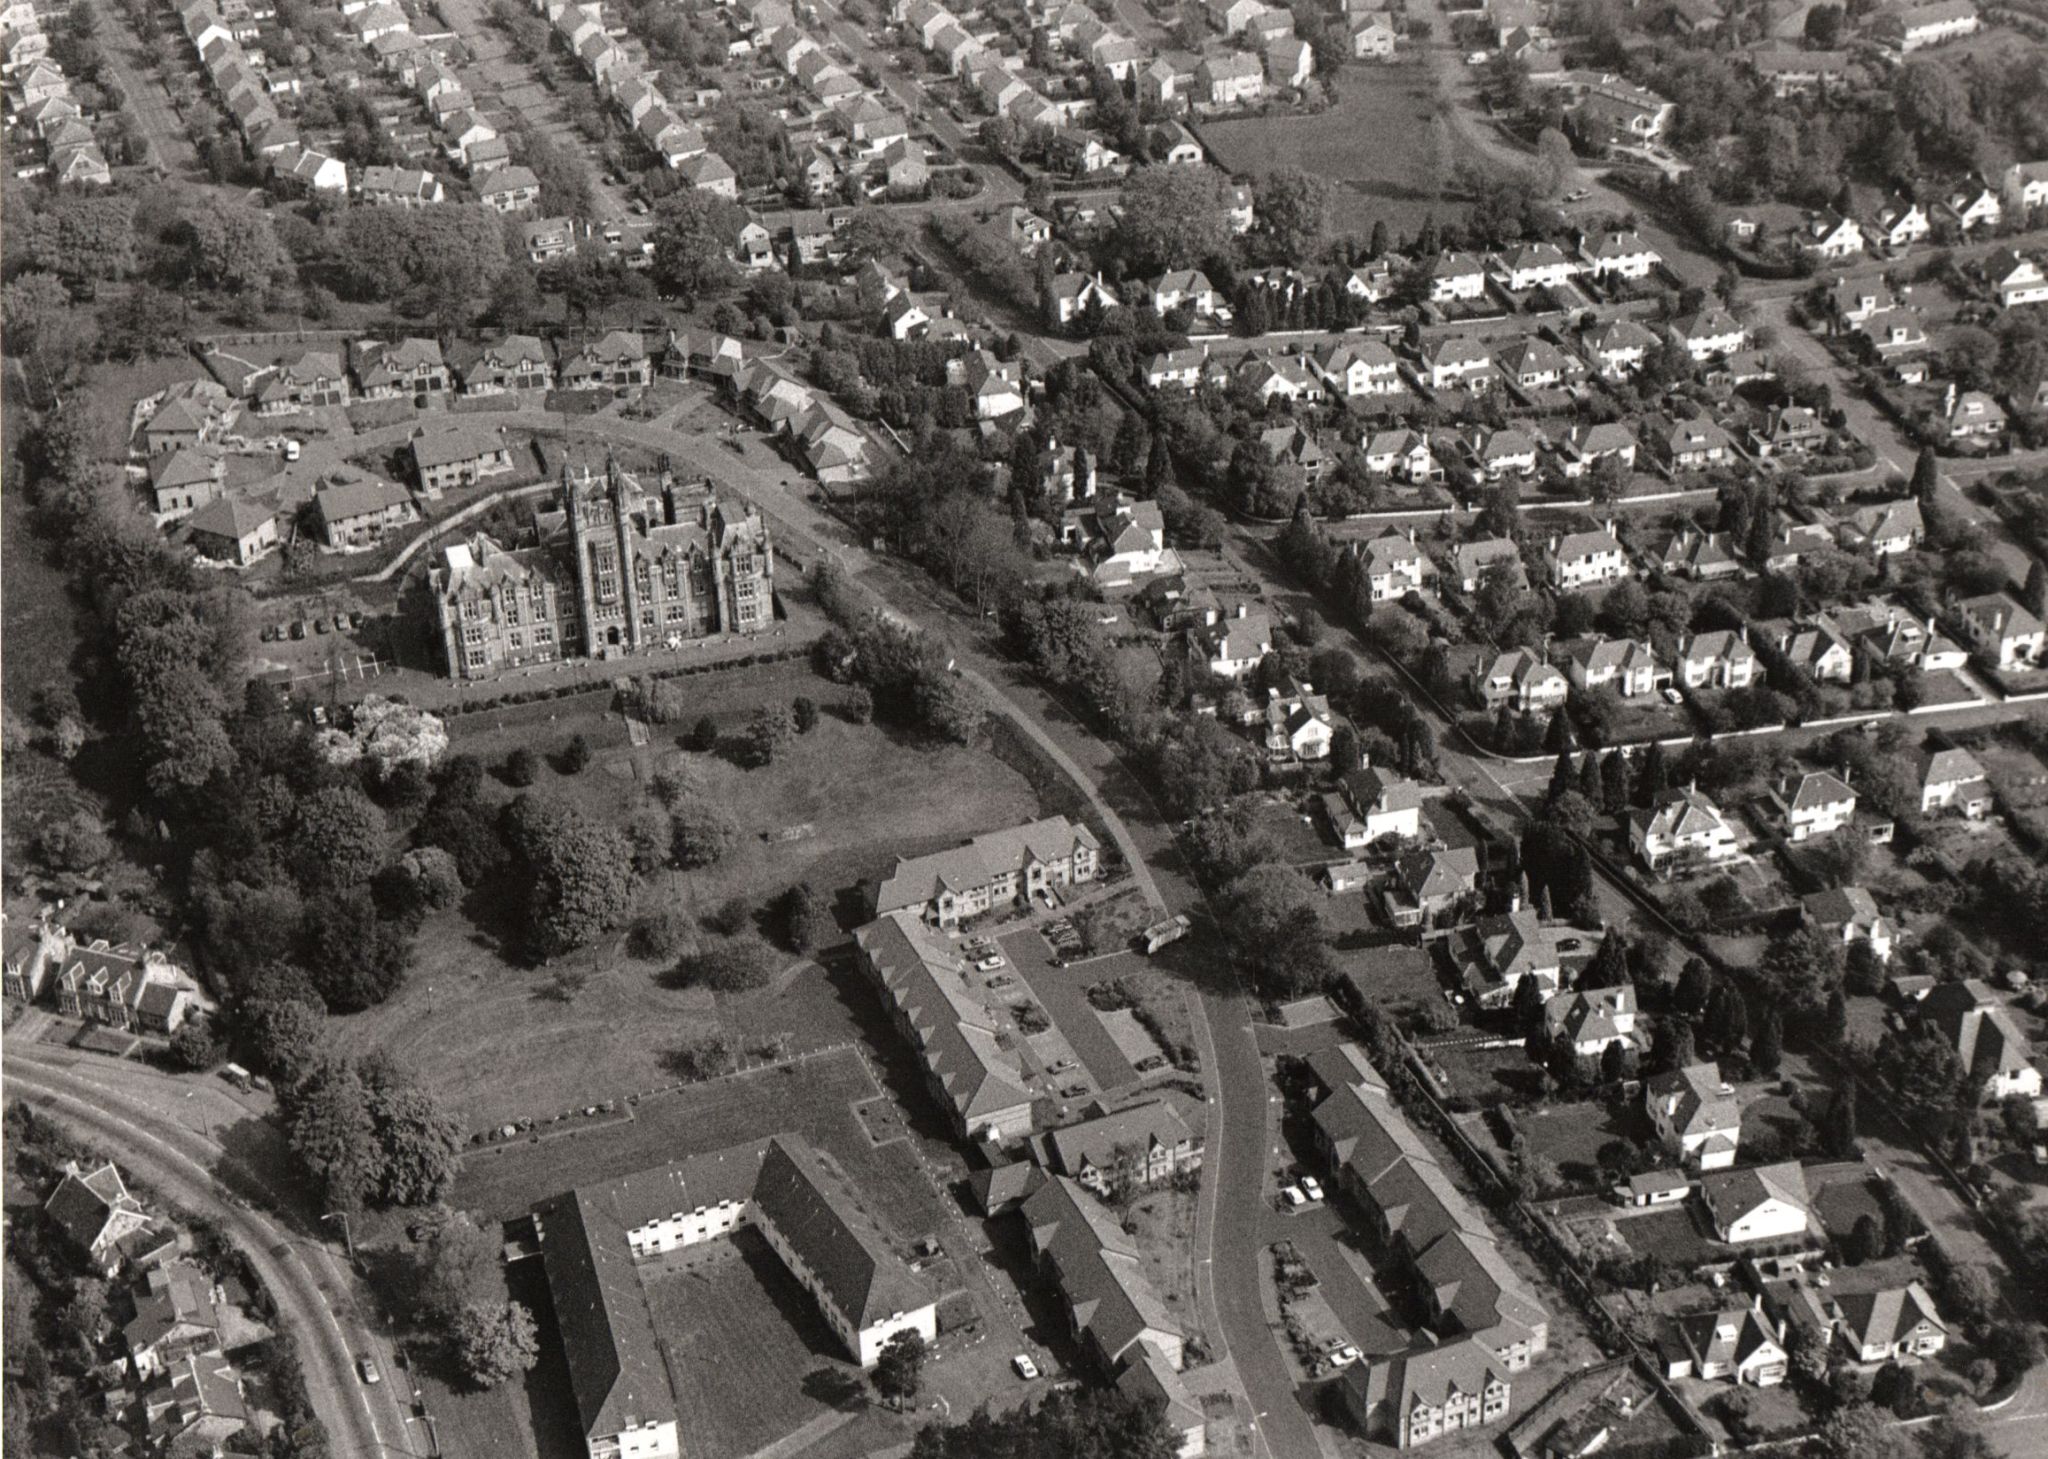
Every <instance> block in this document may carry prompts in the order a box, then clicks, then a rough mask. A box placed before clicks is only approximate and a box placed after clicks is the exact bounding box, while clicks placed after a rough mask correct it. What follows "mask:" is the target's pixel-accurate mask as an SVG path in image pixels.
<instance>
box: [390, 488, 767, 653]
mask: <svg viewBox="0 0 2048 1459" xmlns="http://www.w3.org/2000/svg"><path fill="white" fill-rule="evenodd" d="M708 488H709V483H708V482H706V483H704V484H703V488H702V489H703V490H705V492H706V494H705V495H703V496H702V497H701V498H698V497H696V496H695V494H694V493H687V492H685V491H684V490H683V489H682V488H679V487H678V485H677V484H676V482H675V480H674V479H673V477H672V476H671V475H670V474H669V472H668V470H667V467H666V463H664V465H663V468H662V470H661V472H660V474H659V476H658V478H657V480H656V482H655V484H654V485H653V487H652V488H649V487H648V486H646V485H645V484H643V483H642V482H641V481H640V480H639V479H638V478H637V477H635V476H632V475H631V474H629V473H627V472H624V471H621V470H620V469H619V467H618V463H617V462H616V461H613V460H610V459H607V460H606V462H605V466H604V471H603V473H602V475H600V474H598V473H596V472H593V471H591V470H589V469H588V468H585V469H583V470H582V471H580V472H579V471H575V470H572V469H571V468H569V467H567V466H564V467H563V469H562V495H561V501H560V503H559V505H557V506H555V507H553V508H551V509H544V510H542V511H539V512H536V513H535V515H534V525H535V535H536V538H537V545H534V546H531V547H524V548H517V549H508V548H505V547H501V546H500V545H499V544H498V543H497V542H495V541H494V540H492V539H491V538H490V537H489V536H487V535H485V534H483V533H478V534H477V535H476V536H474V537H471V538H470V539H468V540H467V541H465V542H460V543H457V544H456V545H454V546H452V547H449V548H448V549H447V550H446V552H445V553H444V554H443V559H442V562H441V564H440V566H438V567H436V568H435V569H434V571H433V572H432V573H431V574H430V575H429V578H428V583H429V586H430V588H431V590H432V592H433V597H434V611H435V617H436V621H437V625H438V627H439V629H440V634H441V642H442V647H443V650H444V651H445V653H446V655H447V661H448V672H449V673H450V674H451V675H453V676H455V677H457V678H464V679H482V678H489V677H490V676H491V675H493V674H498V673H502V672H504V671H505V670H507V669H515V668H521V667H525V666H527V665H530V664H542V663H550V662H553V661H555V660H558V659H570V658H585V657H587V658H603V659H611V658H623V657H626V656H628V655H631V654H635V653H640V652H642V651H644V650H647V649H651V648H663V647H676V646H679V645H680V644H681V643H683V642H684V641H685V640H687V639H694V638H704V637H708V636H709V635H711V634H715V633H759V632H761V631H762V630H763V629H765V628H767V627H768V625H769V624H770V623H771V622H773V621H774V617H775V608H774V595H775V552H774V547H773V544H772V543H771V542H770V540H769V535H768V528H767V525H766V524H765V523H764V522H762V520H761V517H760V514H759V513H758V512H756V511H755V510H754V508H753V507H752V506H751V505H750V506H748V507H747V509H746V512H745V514H744V515H739V514H736V513H734V512H732V511H731V510H730V509H728V508H726V507H724V506H722V505H721V504H720V503H719V501H718V499H717V498H716V497H715V496H712V495H710V494H709V491H708Z"/></svg>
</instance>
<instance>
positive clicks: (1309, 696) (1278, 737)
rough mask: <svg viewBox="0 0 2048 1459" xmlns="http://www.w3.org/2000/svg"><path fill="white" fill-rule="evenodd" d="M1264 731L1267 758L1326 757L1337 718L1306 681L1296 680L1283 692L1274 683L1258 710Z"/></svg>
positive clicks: (1324, 698)
mask: <svg viewBox="0 0 2048 1459" xmlns="http://www.w3.org/2000/svg"><path fill="white" fill-rule="evenodd" d="M1256 713H1257V715H1258V719H1259V722H1260V724H1261V725H1262V727H1263V729H1264V732H1265V750H1266V754H1267V756H1268V758H1270V759H1273V760H1276V761H1287V760H1304V761H1316V760H1327V759H1328V758H1329V757H1330V741H1331V738H1332V737H1333V736H1334V735H1335V733H1336V721H1335V720H1334V719H1333V718H1332V717H1331V714H1330V701H1329V699H1328V698H1327V697H1326V696H1324V695H1321V694H1317V693H1315V692H1314V690H1313V689H1312V688H1311V687H1310V686H1309V685H1307V684H1302V683H1299V682H1297V683H1296V684H1295V685H1294V686H1293V688H1292V689H1291V690H1290V691H1288V692H1286V693H1283V692H1281V690H1280V688H1279V686H1277V685H1275V686H1273V687H1271V688H1269V689H1267V690H1266V702H1265V703H1264V704H1263V705H1262V706H1260V708H1259V709H1258V710H1257V711H1256Z"/></svg>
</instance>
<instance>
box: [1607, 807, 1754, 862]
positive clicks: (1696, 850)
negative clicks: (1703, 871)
mask: <svg viewBox="0 0 2048 1459" xmlns="http://www.w3.org/2000/svg"><path fill="white" fill-rule="evenodd" d="M1628 824H1629V849H1630V850H1632V851H1634V852H1635V855H1636V859H1637V860H1638V861H1640V862H1642V864H1643V865H1644V866H1645V867H1647V868H1649V869H1650V870H1651V871H1654V872H1659V873H1664V874H1675V875H1684V874H1686V873H1688V872H1690V871H1692V870H1694V869H1696V868H1699V867H1703V866H1715V865H1718V864H1720V863H1721V862H1724V861H1727V860H1729V859H1731V858H1732V857H1734V856H1735V855H1737V854H1738V853H1739V851H1740V850H1741V847H1740V846H1739V845H1738V843H1737V842H1736V839H1735V828H1734V827H1733V826H1731V825H1729V824H1728V818H1727V817H1726V816H1724V815H1722V814H1721V808H1720V807H1719V806H1717V805H1715V804H1714V802H1713V801H1711V800H1709V799H1708V798H1707V797H1706V796H1705V795H1702V794H1701V793H1700V792H1699V791H1697V790H1695V789H1693V788H1692V787H1690V786H1673V787H1671V788H1670V789H1669V790H1666V791H1663V792H1661V793H1660V794H1659V795H1658V796H1657V799H1656V802H1655V804H1653V805H1652V806H1651V807H1650V808H1649V809H1648V810H1637V811H1630V812H1629V818H1628Z"/></svg>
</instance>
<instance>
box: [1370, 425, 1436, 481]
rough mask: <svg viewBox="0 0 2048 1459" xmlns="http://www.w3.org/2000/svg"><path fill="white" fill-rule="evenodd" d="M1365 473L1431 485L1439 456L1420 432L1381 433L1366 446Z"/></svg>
mask: <svg viewBox="0 0 2048 1459" xmlns="http://www.w3.org/2000/svg"><path fill="white" fill-rule="evenodd" d="M1365 469H1366V474H1367V475H1370V476H1391V477H1393V478H1395V479H1396V480H1398V481H1427V480H1429V478H1430V477H1432V476H1434V475H1435V474H1436V455H1435V453H1434V452H1433V451H1432V450H1431V449H1430V445H1429V437H1428V436H1426V435H1424V434H1423V433H1422V432H1420V431H1378V432H1375V433H1374V434H1373V436H1372V438H1371V439H1370V440H1368V441H1367V442H1366V443H1365Z"/></svg>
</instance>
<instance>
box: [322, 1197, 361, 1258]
mask: <svg viewBox="0 0 2048 1459" xmlns="http://www.w3.org/2000/svg"><path fill="white" fill-rule="evenodd" d="M320 1219H321V1220H323V1221H339V1222H341V1239H342V1240H343V1241H345V1242H347V1243H348V1264H349V1265H350V1266H354V1265H356V1233H355V1230H354V1228H353V1227H351V1226H350V1225H349V1224H348V1212H346V1211H329V1212H328V1213H327V1214H326V1215H324V1216H322V1217H321V1218H320Z"/></svg>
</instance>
